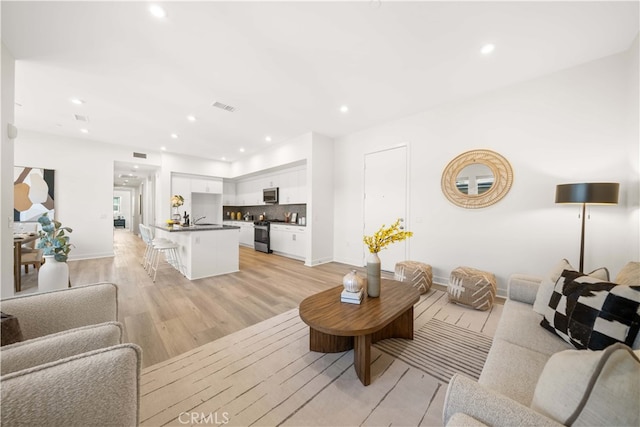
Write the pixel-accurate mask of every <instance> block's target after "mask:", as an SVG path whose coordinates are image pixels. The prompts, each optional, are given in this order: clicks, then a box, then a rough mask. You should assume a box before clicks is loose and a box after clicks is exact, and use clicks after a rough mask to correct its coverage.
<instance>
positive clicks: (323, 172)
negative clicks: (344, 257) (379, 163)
mask: <svg viewBox="0 0 640 427" xmlns="http://www.w3.org/2000/svg"><path fill="white" fill-rule="evenodd" d="M307 183H309V184H308V187H311V188H310V190H308V191H309V193H308V195H309V197H308V199H307V200H308V203H307V226H308V234H307V236H308V237H307V245H309V247H308V248H307V259H306V260H305V264H306V265H317V264H322V263H325V262H330V261H333V227H334V210H333V140H332V139H330V138H327V137H326V136H322V135H318V134H315V133H314V134H312V145H311V156H310V158H309V161H308V162H307Z"/></svg>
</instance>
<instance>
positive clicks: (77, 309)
mask: <svg viewBox="0 0 640 427" xmlns="http://www.w3.org/2000/svg"><path fill="white" fill-rule="evenodd" d="M117 292H118V291H117V287H116V285H114V284H112V283H97V284H93V285H86V286H77V287H73V288H67V289H61V290H57V291H51V292H43V293H39V294H30V295H22V296H18V297H13V298H6V299H3V300H2V310H3V311H6V312H7V313H11V314H12V315H14V316H16V317H17V318H18V319H20V329H21V330H22V335H23V337H24V339H25V340H29V339H32V338H37V337H42V336H45V335H49V334H54V333H56V332H60V331H66V330H68V329H74V328H78V327H81V326H86V325H94V324H97V323H103V322H115V321H117V320H118V300H117V296H118V293H117ZM51 313H55V316H52V315H51Z"/></svg>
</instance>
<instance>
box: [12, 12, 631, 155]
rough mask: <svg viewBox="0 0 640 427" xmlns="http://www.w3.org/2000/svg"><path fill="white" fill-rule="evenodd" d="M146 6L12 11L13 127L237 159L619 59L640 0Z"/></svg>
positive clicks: (627, 41)
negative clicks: (488, 46)
mask: <svg viewBox="0 0 640 427" xmlns="http://www.w3.org/2000/svg"><path fill="white" fill-rule="evenodd" d="M149 4H150V3H148V2H55V1H51V2H24V1H23V2H11V1H2V2H1V8H2V9H1V12H2V41H3V43H4V44H5V45H6V46H7V47H8V49H9V51H10V52H11V53H12V54H13V55H14V57H15V58H16V60H17V61H16V102H17V103H18V104H20V106H17V107H16V125H17V126H18V128H19V129H32V130H37V131H41V132H46V133H53V134H59V135H67V136H71V137H78V138H86V139H91V140H96V141H103V142H109V143H117V144H124V145H129V146H133V147H135V148H137V149H139V150H149V151H151V150H152V151H158V150H159V149H160V147H162V146H164V147H166V148H167V151H168V152H174V153H184V154H188V155H196V156H200V157H204V158H211V159H221V158H222V157H223V156H224V157H225V158H226V160H228V161H233V160H237V159H239V158H241V157H242V156H245V155H248V154H251V153H254V152H256V151H259V150H262V149H264V148H265V147H268V144H277V143H279V142H283V141H286V140H287V139H290V138H292V137H295V136H298V135H300V134H303V133H305V132H308V131H315V132H318V133H320V134H324V135H327V136H329V137H339V136H342V135H346V134H349V133H352V132H356V131H358V130H361V129H364V128H367V127H370V126H373V125H375V124H377V123H381V122H385V121H388V120H392V119H395V118H399V117H403V116H407V115H410V114H413V113H417V112H420V111H424V110H427V109H429V108H431V107H434V106H436V105H439V104H443V103H446V102H451V101H452V100H456V99H461V98H464V97H469V96H473V95H476V94H479V93H482V92H486V91H490V90H493V89H496V88H499V87H504V86H507V85H510V84H513V83H516V82H520V81H524V80H528V79H531V78H534V77H536V76H540V75H544V74H548V73H552V72H554V71H557V70H561V69H564V68H568V67H571V66H574V65H577V64H580V63H584V62H588V61H591V60H593V59H597V58H600V57H603V56H607V55H611V54H614V53H617V52H620V51H623V50H625V49H627V48H628V47H629V46H630V44H631V42H632V41H633V39H634V38H635V37H636V35H637V34H638V31H639V24H638V14H639V10H638V2H637V1H633V2H491V3H489V2H453V1H452V2H391V1H378V0H374V1H361V2H163V3H161V4H162V6H163V7H164V8H165V9H166V11H167V13H168V16H167V17H166V18H165V19H163V20H158V19H157V18H154V17H152V16H151V15H150V14H149V11H148V7H149ZM485 43H494V44H495V45H496V49H495V52H494V53H493V54H492V55H489V56H483V55H481V54H480V53H479V50H480V48H481V47H482V46H483V45H484V44H485ZM72 97H78V98H80V99H82V100H84V101H85V104H84V105H81V106H76V105H74V104H72V103H71V102H70V98H72ZM214 101H219V102H222V103H225V104H229V105H232V106H234V107H235V108H236V111H235V112H233V113H230V112H226V111H223V110H219V109H216V108H213V107H212V106H211V103H212V102H214ZM343 104H346V105H348V106H349V109H350V111H349V113H347V114H343V113H341V112H340V111H339V108H340V106H341V105H343ZM74 114H81V115H85V116H88V118H89V123H88V124H86V123H82V122H79V121H77V120H75V119H74V117H73V115H74ZM190 114H193V115H194V116H196V117H197V121H196V122H195V123H190V122H188V121H187V120H186V116H187V115H190ZM80 128H86V129H88V131H89V133H88V134H82V133H80ZM171 133H176V134H178V135H179V138H178V139H172V138H171V137H170V135H171ZM267 135H269V136H271V138H272V142H270V143H267V142H265V137H266V136H267ZM241 147H243V148H245V150H246V151H245V152H244V153H241V152H240V151H239V149H240V148H241Z"/></svg>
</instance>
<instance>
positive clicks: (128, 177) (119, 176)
mask: <svg viewBox="0 0 640 427" xmlns="http://www.w3.org/2000/svg"><path fill="white" fill-rule="evenodd" d="M118 178H124V179H140V177H139V176H136V175H129V174H126V173H121V174H120V175H118Z"/></svg>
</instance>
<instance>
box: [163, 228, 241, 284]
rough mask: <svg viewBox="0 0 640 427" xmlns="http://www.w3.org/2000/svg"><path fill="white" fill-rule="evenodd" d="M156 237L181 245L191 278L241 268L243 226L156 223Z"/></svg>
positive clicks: (181, 255) (181, 254) (187, 272)
mask: <svg viewBox="0 0 640 427" xmlns="http://www.w3.org/2000/svg"><path fill="white" fill-rule="evenodd" d="M155 229H156V237H160V238H165V239H168V240H171V241H173V242H175V243H177V244H178V245H179V246H180V259H181V261H182V264H183V266H184V273H185V276H186V277H187V279H189V280H195V279H202V278H204V277H210V276H219V275H221V274H227V273H233V272H236V271H238V270H239V267H240V260H239V257H240V252H239V248H238V244H239V239H240V227H236V226H233V225H220V224H206V225H196V226H191V227H180V228H169V227H167V226H164V225H156V226H155Z"/></svg>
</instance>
